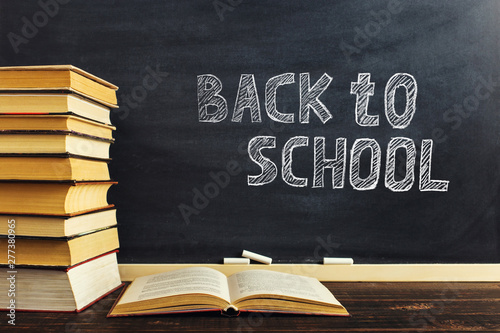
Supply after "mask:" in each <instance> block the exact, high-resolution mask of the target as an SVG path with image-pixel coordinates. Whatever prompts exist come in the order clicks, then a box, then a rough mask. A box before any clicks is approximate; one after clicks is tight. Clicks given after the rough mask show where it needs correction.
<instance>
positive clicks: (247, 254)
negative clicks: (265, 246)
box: [241, 250, 273, 265]
mask: <svg viewBox="0 0 500 333" xmlns="http://www.w3.org/2000/svg"><path fill="white" fill-rule="evenodd" d="M241 256H242V257H245V258H248V259H252V260H255V261H258V262H261V263H263V264H267V265H271V262H272V261H273V259H272V258H269V257H266V256H263V255H262V254H257V253H253V252H250V251H247V250H243V253H242V254H241Z"/></svg>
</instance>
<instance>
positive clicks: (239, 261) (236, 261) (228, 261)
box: [224, 258, 250, 265]
mask: <svg viewBox="0 0 500 333" xmlns="http://www.w3.org/2000/svg"><path fill="white" fill-rule="evenodd" d="M248 264H250V259H248V258H224V265H248Z"/></svg>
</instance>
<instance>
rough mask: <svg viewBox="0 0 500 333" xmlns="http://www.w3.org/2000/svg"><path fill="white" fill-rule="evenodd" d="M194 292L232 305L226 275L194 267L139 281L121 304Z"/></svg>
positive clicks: (122, 299)
mask: <svg viewBox="0 0 500 333" xmlns="http://www.w3.org/2000/svg"><path fill="white" fill-rule="evenodd" d="M191 293H193V294H196V293H201V294H209V295H213V296H217V297H220V298H222V299H224V300H225V301H227V302H228V303H229V302H230V297H229V289H228V286H227V278H226V276H225V275H224V274H222V273H220V272H219V271H216V270H214V269H211V268H207V267H190V268H186V269H182V270H177V271H172V272H165V273H160V274H154V275H148V276H142V277H139V278H136V279H135V280H134V282H133V283H132V284H131V285H130V286H129V288H128V289H127V291H126V292H125V293H124V294H123V296H122V298H121V299H120V301H119V304H126V303H130V302H137V301H144V300H150V299H154V298H160V297H166V296H174V295H183V294H191Z"/></svg>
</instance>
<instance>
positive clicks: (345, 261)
mask: <svg viewBox="0 0 500 333" xmlns="http://www.w3.org/2000/svg"><path fill="white" fill-rule="evenodd" d="M352 264H354V260H353V259H352V258H328V257H324V258H323V265H352Z"/></svg>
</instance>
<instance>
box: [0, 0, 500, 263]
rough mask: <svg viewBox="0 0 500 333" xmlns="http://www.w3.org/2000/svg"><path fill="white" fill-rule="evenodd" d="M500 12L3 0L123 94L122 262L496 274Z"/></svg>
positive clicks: (464, 4) (12, 36)
mask: <svg viewBox="0 0 500 333" xmlns="http://www.w3.org/2000/svg"><path fill="white" fill-rule="evenodd" d="M498 17H500V3H499V2H498V1H496V0H491V1H418V2H414V1H403V0H391V1H258V2H257V1H247V0H214V1H212V0H204V1H194V0H193V1H186V0H184V1H163V0H158V1H142V0H141V1H140V0H135V1H132V0H126V1H125V0H120V1H110V0H108V1H104V0H100V1H88V0H87V1H84V0H81V1H78V0H72V1H68V0H40V1H30V2H27V1H1V2H0V32H1V33H0V36H1V37H2V38H1V39H0V65H2V66H14V65H39V64H72V65H75V66H77V67H80V68H82V69H84V70H86V71H88V72H90V73H92V74H95V75H97V76H99V77H102V78H103V79H105V80H108V81H110V82H112V83H114V84H116V85H118V86H119V87H120V90H119V91H118V99H119V105H120V108H119V109H117V110H114V111H113V113H112V121H113V123H114V124H115V125H116V127H117V128H118V129H117V131H116V132H115V138H116V143H115V144H114V145H113V146H112V149H111V156H112V158H113V161H112V163H111V164H110V169H111V174H112V177H113V178H114V179H115V180H117V181H118V182H119V185H117V186H115V187H114V188H113V189H112V190H111V191H110V194H109V201H110V202H111V203H114V204H115V205H116V206H117V208H118V219H119V233H120V240H121V251H120V256H119V260H120V262H121V263H181V262H186V263H195V262H197V263H218V262H221V259H222V258H223V257H231V256H239V255H240V254H241V251H242V250H243V249H247V250H251V251H254V252H257V253H261V254H264V255H267V256H270V257H273V259H274V262H294V263H301V262H302V263H304V262H320V261H321V259H322V258H323V257H324V256H330V257H335V256H337V257H352V258H354V259H355V262H357V263H427V262H431V263H485V262H489V263H498V262H500V211H499V205H500V197H499V193H500V192H499V188H500V187H499V185H500V157H499V154H500V131H499V129H500V113H499V110H500V108H499V106H500V105H499V96H500V94H499V91H500V66H499V64H500V57H499V55H500V53H499V50H500V44H499V33H498V32H499V30H500V24H499V21H498Z"/></svg>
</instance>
